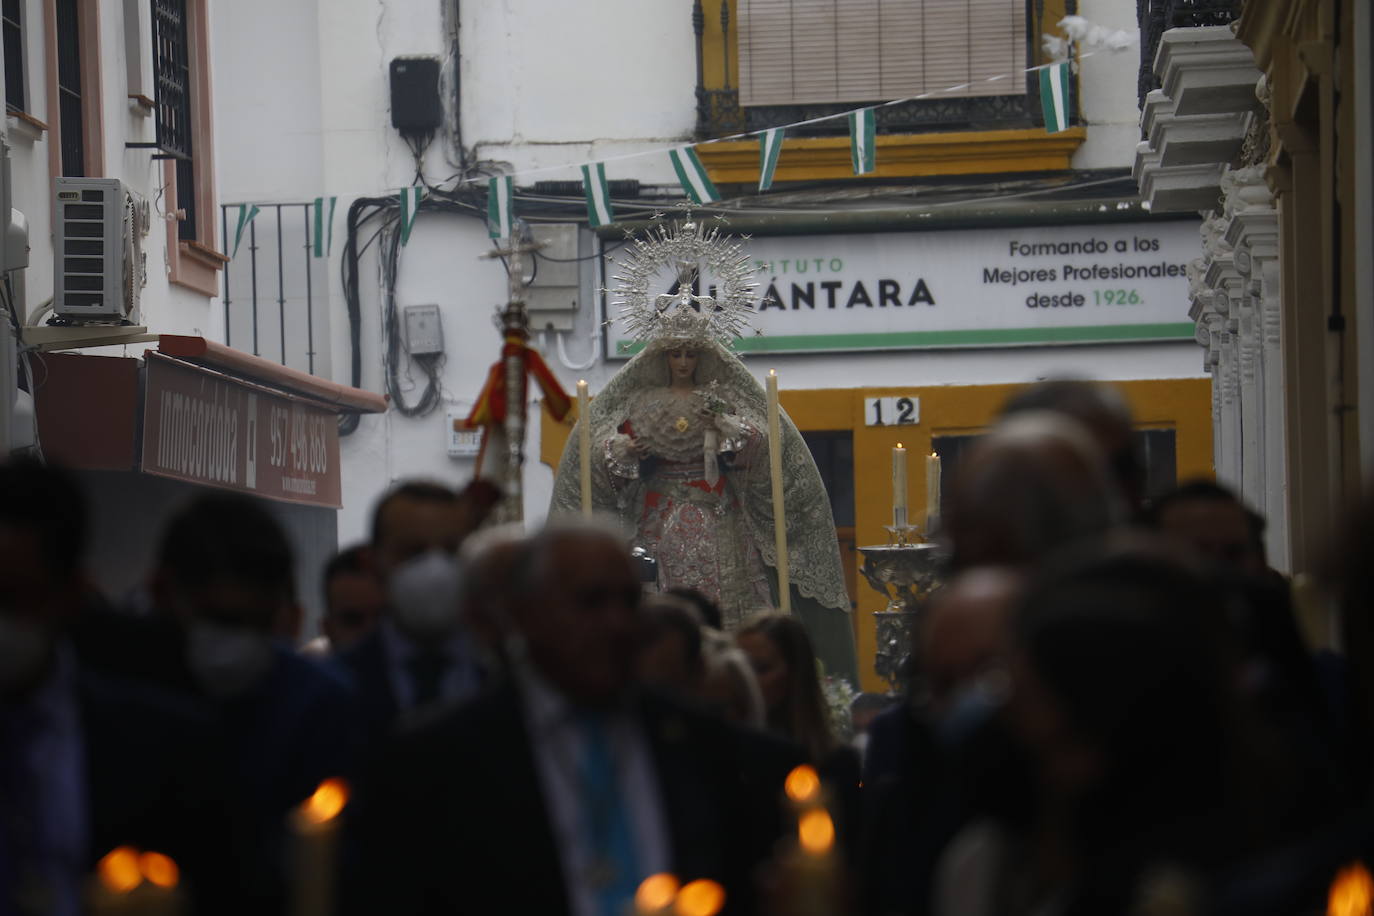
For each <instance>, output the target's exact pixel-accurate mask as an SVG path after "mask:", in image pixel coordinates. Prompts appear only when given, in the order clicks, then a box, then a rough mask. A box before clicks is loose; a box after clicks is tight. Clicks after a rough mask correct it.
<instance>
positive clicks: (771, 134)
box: [759, 127, 783, 191]
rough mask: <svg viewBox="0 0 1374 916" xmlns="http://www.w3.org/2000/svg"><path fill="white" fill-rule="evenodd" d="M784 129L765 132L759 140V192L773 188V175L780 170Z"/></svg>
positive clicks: (777, 128)
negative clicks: (779, 158) (779, 157)
mask: <svg viewBox="0 0 1374 916" xmlns="http://www.w3.org/2000/svg"><path fill="white" fill-rule="evenodd" d="M782 137H783V129H782V128H781V127H775V128H773V129H772V130H765V131H764V132H763V136H761V137H760V138H759V190H760V191H767V190H768V189H769V188H771V187H772V186H773V173H774V172H776V171H777V170H778V154H779V153H781V152H782Z"/></svg>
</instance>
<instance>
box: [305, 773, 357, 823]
mask: <svg viewBox="0 0 1374 916" xmlns="http://www.w3.org/2000/svg"><path fill="white" fill-rule="evenodd" d="M346 804H348V784H347V783H346V782H344V781H343V780H342V779H326V780H325V781H324V782H322V783H320V787H319V788H318V789H316V790H315V794H314V795H311V796H310V797H309V798H308V799H306V800H305V802H304V803H303V804H302V805H301V814H303V815H304V816H305V819H306V820H308V821H311V822H312V823H316V824H323V823H325V822H326V821H332V820H333V819H334V818H336V817H338V816H339V812H340V811H342V810H343V808H344V805H346Z"/></svg>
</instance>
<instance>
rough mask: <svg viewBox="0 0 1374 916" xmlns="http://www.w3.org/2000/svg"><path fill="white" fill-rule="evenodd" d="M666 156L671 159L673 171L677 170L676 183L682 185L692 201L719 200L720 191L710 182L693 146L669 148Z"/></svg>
mask: <svg viewBox="0 0 1374 916" xmlns="http://www.w3.org/2000/svg"><path fill="white" fill-rule="evenodd" d="M668 158H669V159H670V160H672V163H673V171H675V172H677V180H678V184H680V185H682V190H683V191H684V192H685V193H686V194H687V196H688V197H690V198H691V199H692V203H695V204H710V203H715V202H716V201H718V200H720V192H719V191H717V190H716V186H715V185H714V184H712V183H711V177H710V176H709V175H707V174H706V167H705V166H704V165H702V164H701V157H699V156H698V155H697V151H696V150H695V149H694V148H692V147H690V146H682V147H679V148H677V149H675V150H669V151H668Z"/></svg>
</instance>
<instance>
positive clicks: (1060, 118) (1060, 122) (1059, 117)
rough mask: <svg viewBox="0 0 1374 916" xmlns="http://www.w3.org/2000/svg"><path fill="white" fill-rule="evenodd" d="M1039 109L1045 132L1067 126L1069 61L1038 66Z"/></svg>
mask: <svg viewBox="0 0 1374 916" xmlns="http://www.w3.org/2000/svg"><path fill="white" fill-rule="evenodd" d="M1040 110H1041V111H1042V112H1044V115H1045V132H1046V133H1051V134H1057V133H1059V132H1060V131H1061V130H1064V129H1066V128H1067V127H1068V126H1069V116H1068V112H1069V62H1068V61H1066V60H1061V61H1060V62H1059V63H1057V64H1049V65H1047V66H1044V67H1041V68H1040Z"/></svg>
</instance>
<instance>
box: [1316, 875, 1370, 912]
mask: <svg viewBox="0 0 1374 916" xmlns="http://www.w3.org/2000/svg"><path fill="white" fill-rule="evenodd" d="M1372 904H1374V878H1372V877H1371V876H1370V874H1369V870H1368V869H1367V868H1365V867H1364V865H1362V864H1361V863H1359V862H1356V863H1355V864H1354V865H1348V866H1346V867H1345V868H1342V869H1341V870H1340V871H1339V872H1337V873H1336V878H1335V880H1334V881H1332V882H1331V893H1330V896H1329V897H1328V898H1327V902H1326V916H1370V913H1371V905H1372Z"/></svg>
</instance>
